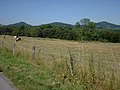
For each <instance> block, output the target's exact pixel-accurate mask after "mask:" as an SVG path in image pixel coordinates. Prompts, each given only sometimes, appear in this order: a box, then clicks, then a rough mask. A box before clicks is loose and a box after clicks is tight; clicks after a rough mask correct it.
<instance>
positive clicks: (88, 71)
mask: <svg viewBox="0 0 120 90" xmlns="http://www.w3.org/2000/svg"><path fill="white" fill-rule="evenodd" d="M21 39H22V40H21V41H19V42H15V39H14V38H13V36H8V35H7V36H6V37H5V39H3V35H1V36H0V43H1V42H2V41H3V47H6V48H8V49H10V50H11V51H12V49H13V45H14V44H16V47H15V53H16V55H18V56H21V57H27V61H28V62H32V63H34V62H35V64H37V65H40V64H43V65H44V67H46V68H49V69H50V70H53V71H55V73H56V75H58V77H59V78H62V80H63V79H64V80H63V81H64V82H70V81H73V82H74V83H75V84H78V83H79V84H80V85H83V86H86V87H84V88H88V90H90V89H91V90H119V89H120V88H119V86H120V68H119V67H120V43H102V42H77V41H67V40H58V39H48V38H33V37H21ZM33 46H35V59H34V60H32V58H31V57H32V47H33ZM71 70H72V72H71ZM71 73H72V74H73V75H72V74H71ZM79 84H78V85H79ZM93 88H94V89H93ZM96 88H97V89H96ZM76 90H77V89H76ZM81 90H84V89H81ZM85 90H86V89H85Z"/></svg>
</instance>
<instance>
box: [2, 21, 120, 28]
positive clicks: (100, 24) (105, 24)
mask: <svg viewBox="0 0 120 90" xmlns="http://www.w3.org/2000/svg"><path fill="white" fill-rule="evenodd" d="M48 24H50V25H52V26H60V27H71V28H72V27H74V25H72V24H67V23H62V22H53V23H48ZM23 25H24V26H25V27H30V26H32V25H30V24H27V23H26V22H19V23H15V24H9V25H7V26H17V27H19V26H23ZM44 25H45V24H44ZM0 26H3V25H2V24H0ZM39 26H40V25H39ZM96 28H97V29H120V25H116V24H113V23H109V22H106V21H102V22H98V23H96Z"/></svg>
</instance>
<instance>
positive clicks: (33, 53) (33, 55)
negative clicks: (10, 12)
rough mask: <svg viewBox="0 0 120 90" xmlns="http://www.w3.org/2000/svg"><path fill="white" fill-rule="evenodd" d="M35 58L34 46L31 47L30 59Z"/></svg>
mask: <svg viewBox="0 0 120 90" xmlns="http://www.w3.org/2000/svg"><path fill="white" fill-rule="evenodd" d="M33 59H35V46H33V47H32V60H33Z"/></svg>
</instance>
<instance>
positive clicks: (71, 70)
mask: <svg viewBox="0 0 120 90" xmlns="http://www.w3.org/2000/svg"><path fill="white" fill-rule="evenodd" d="M69 55H70V74H71V76H73V75H74V59H73V56H72V54H71V52H70V51H69Z"/></svg>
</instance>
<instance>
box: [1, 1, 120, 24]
mask: <svg viewBox="0 0 120 90" xmlns="http://www.w3.org/2000/svg"><path fill="white" fill-rule="evenodd" d="M82 18H89V19H90V20H91V21H93V22H100V21H108V22H111V23H115V24H118V25H120V0H0V24H12V23H16V22H21V21H24V22H27V23H29V24H31V25H40V24H46V23H51V22H64V23H69V24H75V23H76V22H77V21H79V20H80V19H82Z"/></svg>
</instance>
